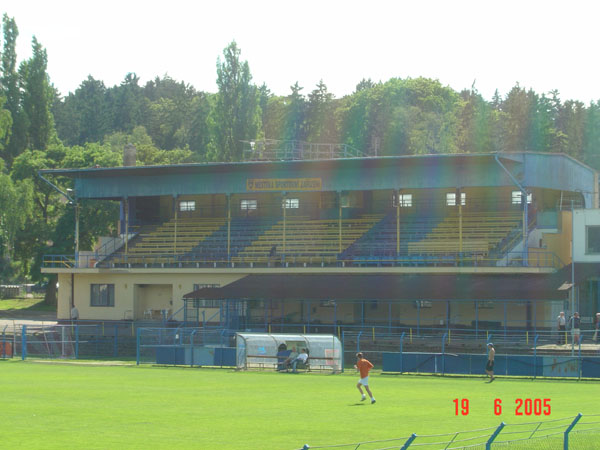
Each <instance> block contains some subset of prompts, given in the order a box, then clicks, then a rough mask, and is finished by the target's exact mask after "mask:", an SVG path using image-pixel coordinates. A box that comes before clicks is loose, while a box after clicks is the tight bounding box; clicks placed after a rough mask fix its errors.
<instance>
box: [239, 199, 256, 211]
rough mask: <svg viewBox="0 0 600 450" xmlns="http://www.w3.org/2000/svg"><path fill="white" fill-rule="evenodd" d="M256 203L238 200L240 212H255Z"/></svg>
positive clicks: (254, 201)
mask: <svg viewBox="0 0 600 450" xmlns="http://www.w3.org/2000/svg"><path fill="white" fill-rule="evenodd" d="M257 206H258V202H257V201H256V200H240V209H241V210H242V211H256V208H257Z"/></svg>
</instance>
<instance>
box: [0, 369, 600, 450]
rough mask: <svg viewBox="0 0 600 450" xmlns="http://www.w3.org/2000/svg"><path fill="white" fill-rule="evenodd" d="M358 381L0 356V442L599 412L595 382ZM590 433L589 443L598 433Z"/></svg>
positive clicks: (244, 438)
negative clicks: (367, 394)
mask: <svg viewBox="0 0 600 450" xmlns="http://www.w3.org/2000/svg"><path fill="white" fill-rule="evenodd" d="M357 380H358V376H357V374H356V373H355V372H354V371H350V372H347V373H344V374H338V375H331V374H320V373H300V374H291V373H290V374H287V373H274V372H267V371H265V372H236V371H232V370H224V369H198V368H193V369H191V368H182V367H155V366H139V367H138V366H130V365H123V366H110V365H93V364H73V363H70V364H54V363H48V362H36V361H26V362H22V361H0V383H1V389H2V396H1V397H2V402H1V405H2V406H1V408H0V424H1V429H2V430H3V432H2V444H1V445H0V446H1V447H3V448H11V449H15V448H23V449H38V448H39V449H41V448H44V449H48V448H85V449H96V448H102V449H113V448H114V449H116V448H119V449H121V448H194V449H211V448H216V449H282V450H286V449H289V450H292V449H299V448H301V447H302V445H303V444H305V443H308V444H310V445H311V446H320V445H333V444H343V443H352V442H360V441H372V440H382V439H391V438H399V437H403V436H410V435H411V434H412V433H417V434H436V433H444V432H456V431H461V430H473V429H480V428H487V427H496V426H498V425H499V424H500V422H502V421H504V422H506V423H508V424H517V423H524V422H537V421H547V420H552V419H562V418H573V417H574V416H576V415H577V413H579V412H581V413H583V414H584V416H585V415H586V414H590V415H591V414H598V413H599V412H600V409H599V408H598V392H599V388H600V382H598V381H579V382H578V381H573V380H540V379H538V380H531V379H511V378H508V379H505V378H498V379H497V380H496V381H494V382H493V383H486V382H485V380H484V378H483V377H481V378H476V377H470V378H468V377H464V378H463V377H438V376H411V375H384V374H380V373H378V372H374V373H372V374H371V377H370V386H371V389H372V391H373V394H374V395H375V398H376V399H377V402H376V403H375V404H370V403H369V401H368V400H367V401H366V402H361V401H360V395H359V393H358V390H357V389H356V387H355V386H356V382H357ZM455 399H457V401H455ZM463 399H466V400H468V405H467V403H466V402H464V401H463ZM518 399H521V401H522V405H521V406H519V404H518V402H519V400H518ZM527 399H530V401H529V402H527ZM536 399H540V401H539V402H537V403H536ZM545 399H548V400H547V401H546V402H544V400H545ZM498 400H499V401H500V402H498ZM495 403H496V410H495ZM499 408H501V411H500V409H499ZM498 412H500V414H499V415H497V414H496V413H498ZM518 412H521V413H522V414H523V415H518ZM536 412H537V413H539V414H536ZM465 413H466V414H465ZM528 413H529V414H528ZM567 422H568V421H567ZM591 437H593V438H594V439H593V440H594V442H595V443H597V442H598V439H599V438H600V435H599V434H598V433H596V434H592V435H591ZM401 444H402V443H394V445H401ZM599 445H600V444H599ZM590 448H598V447H597V446H592V447H590Z"/></svg>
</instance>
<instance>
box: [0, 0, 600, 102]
mask: <svg viewBox="0 0 600 450" xmlns="http://www.w3.org/2000/svg"><path fill="white" fill-rule="evenodd" d="M599 12H600V3H599V2H596V1H594V0H589V1H584V0H568V1H567V0H560V1H555V0H546V1H538V0H520V1H514V0H503V1H496V0H478V1H476V0H473V1H471V0H452V1H451V0H410V1H405V0H395V1H393V0H389V1H383V0H363V1H355V0H345V1H338V0H317V1H315V0H303V1H297V2H291V1H286V0H276V1H271V0H268V1H266V0H265V1H262V0H255V1H249V0H213V1H210V2H209V1H202V0H195V1H183V0H162V1H155V0H145V1H138V0H121V1H115V0H102V1H99V0H96V1H92V0H77V1H73V0H53V1H48V0H44V1H39V0H5V1H4V2H2V3H1V4H0V13H6V14H8V16H9V17H12V18H14V19H15V21H16V23H17V27H18V28H19V38H18V41H17V56H18V59H19V61H22V60H25V59H27V58H29V57H30V56H31V39H32V37H33V36H35V37H36V38H37V39H38V41H39V42H40V43H41V45H42V46H43V47H44V48H45V49H46V51H47V53H48V74H49V76H50V81H51V83H52V84H54V86H55V87H56V88H57V89H58V90H59V91H60V92H61V94H63V95H66V94H67V93H69V92H73V91H75V90H76V89H77V87H78V86H79V85H80V84H81V82H82V81H84V80H85V79H86V78H87V77H88V76H89V75H91V76H92V77H94V78H95V79H97V80H102V81H103V82H104V83H105V85H106V86H107V87H110V86H114V85H116V84H120V83H121V81H123V79H124V78H125V76H126V74H127V73H129V72H134V73H136V74H137V76H138V77H140V79H141V84H142V85H143V84H145V83H146V82H147V81H149V80H151V79H154V78H156V77H157V76H158V77H163V76H165V75H168V76H170V77H171V78H173V79H175V80H177V81H184V82H185V83H187V84H190V85H192V86H193V87H194V88H196V89H197V90H200V91H206V92H217V85H216V77H217V71H216V64H217V59H218V58H219V57H222V54H223V49H224V48H225V47H227V45H228V44H229V43H230V42H232V41H233V40H235V41H236V42H237V44H238V47H239V48H240V49H241V59H242V60H245V61H248V64H249V66H250V72H251V74H252V77H253V82H254V83H256V84H257V85H261V84H263V83H265V84H266V85H267V87H268V88H269V89H270V90H271V92H272V93H274V94H276V95H288V94H289V93H290V86H292V85H293V84H294V83H295V82H298V84H299V85H300V86H302V87H303V88H304V89H303V91H302V92H303V93H304V94H305V95H307V94H308V93H309V92H310V91H312V90H313V89H314V88H315V86H316V85H317V83H318V82H319V81H320V80H323V82H324V83H325V84H326V85H327V88H328V90H329V92H331V93H333V94H334V96H335V97H337V98H339V97H343V96H344V95H348V94H351V93H352V92H353V91H354V89H355V87H356V85H357V84H358V83H359V82H360V81H361V80H362V79H363V78H364V79H369V78H370V79H371V80H373V81H375V82H377V81H383V82H385V81H387V80H389V79H390V78H408V77H411V78H416V77H420V76H422V77H427V78H432V79H437V80H439V81H440V83H442V85H444V86H450V87H452V88H453V89H455V90H457V91H460V90H462V89H465V88H466V89H470V88H471V86H474V87H475V88H476V89H477V90H478V91H479V92H480V93H481V94H482V95H483V97H484V98H485V99H487V100H490V99H491V98H492V96H493V94H494V91H495V90H498V92H499V94H500V95H501V96H502V97H505V96H506V94H507V93H508V92H509V91H510V89H511V88H512V87H514V86H515V85H516V84H517V83H519V85H520V86H521V87H524V88H527V89H529V88H531V89H533V90H534V91H535V92H537V93H538V94H542V93H548V92H550V91H551V90H557V91H558V92H559V96H560V98H561V99H562V100H563V102H564V101H565V100H569V99H570V100H579V101H582V102H584V103H585V104H588V103H589V102H590V101H597V100H600V77H599V71H600V59H599V53H598V44H599V39H598V33H597V30H598V25H597V21H598V17H599V16H598V13H599Z"/></svg>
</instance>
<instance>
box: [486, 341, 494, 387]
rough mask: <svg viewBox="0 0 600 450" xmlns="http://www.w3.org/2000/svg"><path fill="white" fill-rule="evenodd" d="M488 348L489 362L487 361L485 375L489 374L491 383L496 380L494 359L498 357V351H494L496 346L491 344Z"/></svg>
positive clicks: (489, 343)
mask: <svg viewBox="0 0 600 450" xmlns="http://www.w3.org/2000/svg"><path fill="white" fill-rule="evenodd" d="M487 348H488V360H487V364H486V365H485V373H487V374H488V375H489V376H490V381H489V383H491V382H492V381H494V380H495V378H494V357H495V356H496V350H495V349H494V344H492V343H491V342H488V345H487Z"/></svg>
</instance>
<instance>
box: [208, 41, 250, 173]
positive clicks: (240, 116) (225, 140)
mask: <svg viewBox="0 0 600 450" xmlns="http://www.w3.org/2000/svg"><path fill="white" fill-rule="evenodd" d="M240 53H241V50H240V49H239V48H238V46H237V44H236V43H235V41H234V42H232V43H231V44H229V45H228V46H227V47H226V48H225V50H223V56H224V60H223V61H221V59H220V58H219V60H218V61H217V86H218V88H219V94H218V96H217V102H216V105H215V109H214V116H215V125H216V132H215V140H216V145H217V147H216V148H217V151H218V152H219V153H218V155H213V156H212V157H213V159H217V160H220V161H240V160H241V159H242V151H243V144H242V141H244V140H254V139H256V138H257V137H258V136H257V133H258V131H259V129H260V110H259V104H258V92H257V91H258V90H257V88H256V86H255V85H253V84H251V80H252V76H251V75H250V68H249V66H248V62H247V61H240Z"/></svg>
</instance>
